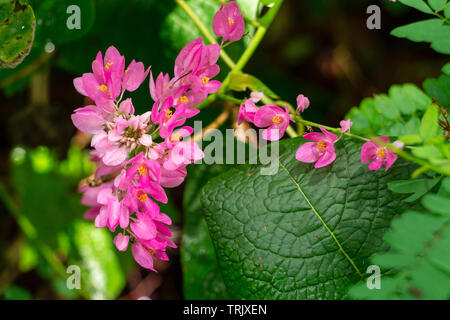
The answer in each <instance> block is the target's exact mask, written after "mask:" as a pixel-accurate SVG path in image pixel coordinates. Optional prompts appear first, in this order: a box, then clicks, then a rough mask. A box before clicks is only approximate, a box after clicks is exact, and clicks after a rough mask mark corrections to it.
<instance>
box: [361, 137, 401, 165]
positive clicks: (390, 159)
mask: <svg viewBox="0 0 450 320" xmlns="http://www.w3.org/2000/svg"><path fill="white" fill-rule="evenodd" d="M377 139H378V140H380V141H382V142H383V143H389V138H388V137H386V136H381V137H378V138H377ZM370 160H372V162H371V163H370V164H369V169H370V170H378V169H380V168H381V166H383V165H384V166H385V167H386V171H387V170H388V169H389V168H390V167H391V166H392V165H393V164H394V162H395V161H396V160H397V155H396V154H395V153H394V152H393V151H392V150H390V149H388V148H386V147H382V146H380V145H379V144H378V143H377V142H375V141H374V140H371V141H369V142H366V143H364V144H363V146H362V149H361V162H362V163H367V162H369V161H370Z"/></svg>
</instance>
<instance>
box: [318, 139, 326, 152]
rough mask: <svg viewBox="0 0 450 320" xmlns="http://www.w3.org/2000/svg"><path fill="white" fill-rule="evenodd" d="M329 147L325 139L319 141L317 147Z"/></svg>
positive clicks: (320, 148) (321, 148)
mask: <svg viewBox="0 0 450 320" xmlns="http://www.w3.org/2000/svg"><path fill="white" fill-rule="evenodd" d="M326 148H327V143H326V142H325V141H319V142H317V149H319V150H325V149H326Z"/></svg>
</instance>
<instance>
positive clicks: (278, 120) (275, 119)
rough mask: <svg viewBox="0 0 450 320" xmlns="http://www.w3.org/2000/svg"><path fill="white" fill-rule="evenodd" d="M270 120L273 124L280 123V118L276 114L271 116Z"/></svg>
mask: <svg viewBox="0 0 450 320" xmlns="http://www.w3.org/2000/svg"><path fill="white" fill-rule="evenodd" d="M272 121H273V123H274V124H280V123H281V118H280V117H278V116H275V117H273V118H272Z"/></svg>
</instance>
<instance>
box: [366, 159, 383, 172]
mask: <svg viewBox="0 0 450 320" xmlns="http://www.w3.org/2000/svg"><path fill="white" fill-rule="evenodd" d="M382 165H383V161H382V160H380V159H378V157H377V158H376V159H374V160H373V161H372V162H371V163H370V164H369V169H370V170H378V169H380V168H381V166H382Z"/></svg>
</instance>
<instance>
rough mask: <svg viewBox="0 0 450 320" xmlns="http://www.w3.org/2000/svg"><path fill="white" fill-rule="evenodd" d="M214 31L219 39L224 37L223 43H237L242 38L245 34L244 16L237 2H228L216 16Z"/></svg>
mask: <svg viewBox="0 0 450 320" xmlns="http://www.w3.org/2000/svg"><path fill="white" fill-rule="evenodd" d="M213 31H214V34H215V35H216V36H217V37H222V41H224V42H225V41H227V40H230V41H231V42H234V41H237V40H239V39H241V38H242V36H243V35H244V32H245V22H244V15H242V14H241V13H240V11H239V6H238V5H237V3H236V2H235V1H231V2H228V3H227V4H226V5H225V8H224V7H223V4H222V5H221V6H220V9H219V11H217V13H216V14H215V15H214V19H213Z"/></svg>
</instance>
